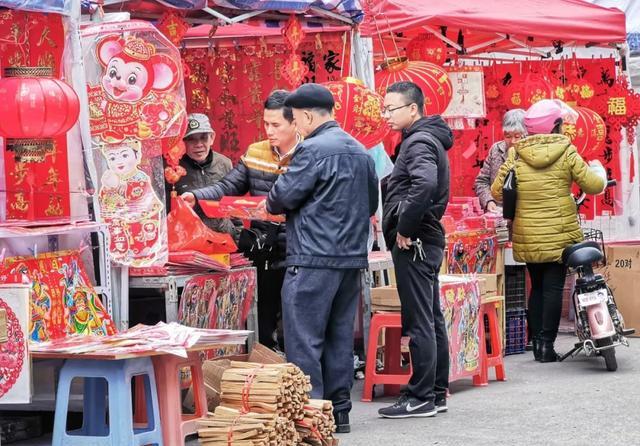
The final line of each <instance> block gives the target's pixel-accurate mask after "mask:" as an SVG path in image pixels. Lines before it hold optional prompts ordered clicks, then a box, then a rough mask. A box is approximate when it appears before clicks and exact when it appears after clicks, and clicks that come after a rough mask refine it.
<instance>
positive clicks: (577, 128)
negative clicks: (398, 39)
mask: <svg viewBox="0 0 640 446" xmlns="http://www.w3.org/2000/svg"><path fill="white" fill-rule="evenodd" d="M574 110H575V111H577V112H578V119H577V120H576V123H575V124H570V123H565V124H564V125H563V126H562V128H563V132H564V134H565V135H567V136H568V137H569V138H570V139H571V143H572V144H573V145H574V146H576V149H578V153H579V154H580V155H582V156H583V157H584V158H588V159H590V158H595V157H596V155H597V153H598V151H600V150H602V148H604V142H605V138H606V136H607V128H606V126H605V124H604V120H603V119H602V118H601V117H600V115H598V114H597V113H596V112H594V111H593V110H591V109H588V108H585V107H574Z"/></svg>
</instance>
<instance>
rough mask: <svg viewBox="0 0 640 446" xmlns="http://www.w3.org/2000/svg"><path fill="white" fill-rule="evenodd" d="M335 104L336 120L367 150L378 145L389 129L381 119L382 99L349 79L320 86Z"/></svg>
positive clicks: (359, 83)
mask: <svg viewBox="0 0 640 446" xmlns="http://www.w3.org/2000/svg"><path fill="white" fill-rule="evenodd" d="M324 86H325V87H327V88H328V89H329V91H330V92H331V94H332V95H333V98H334V100H335V102H336V105H335V108H334V111H335V118H336V121H338V123H339V124H340V126H341V127H342V128H343V129H344V130H345V131H346V132H347V133H349V134H350V135H351V136H353V137H354V138H355V139H357V140H358V141H360V142H361V143H362V145H364V146H365V147H366V148H367V149H370V148H371V147H373V146H375V145H376V144H378V143H380V142H381V141H382V140H383V139H384V138H385V136H387V133H389V127H388V126H387V124H386V123H385V121H384V120H383V119H382V107H383V100H382V97H381V96H380V95H379V94H377V93H375V92H373V91H371V90H369V89H368V88H367V87H365V86H364V84H363V83H362V81H361V80H360V79H355V78H352V77H347V78H344V79H343V80H341V81H334V82H327V83H325V84H324Z"/></svg>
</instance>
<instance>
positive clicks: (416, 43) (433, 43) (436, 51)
mask: <svg viewBox="0 0 640 446" xmlns="http://www.w3.org/2000/svg"><path fill="white" fill-rule="evenodd" d="M407 58H408V59H409V60H418V61H420V60H421V61H423V62H430V63H434V64H436V65H442V64H444V63H445V62H446V60H447V45H445V43H444V42H443V41H442V40H441V39H439V38H438V37H436V36H434V35H433V34H431V33H425V34H420V35H419V36H416V37H414V38H413V39H411V41H410V42H409V43H408V44H407Z"/></svg>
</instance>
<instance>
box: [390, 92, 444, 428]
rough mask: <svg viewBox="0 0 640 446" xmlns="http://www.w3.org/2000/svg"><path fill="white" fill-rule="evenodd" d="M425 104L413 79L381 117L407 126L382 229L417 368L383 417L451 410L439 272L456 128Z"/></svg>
mask: <svg viewBox="0 0 640 446" xmlns="http://www.w3.org/2000/svg"><path fill="white" fill-rule="evenodd" d="M423 110H424V95H423V93H422V90H420V88H419V87H418V86H417V85H416V84H414V83H413V82H397V83H395V84H393V85H391V86H390V87H389V88H388V89H387V94H386V96H385V98H384V109H383V117H384V118H385V119H386V120H387V122H388V124H389V126H390V127H391V129H392V130H395V131H401V132H402V142H401V143H400V146H399V148H398V149H396V153H397V154H398V157H397V159H396V163H395V166H394V168H393V172H392V173H391V175H390V176H389V178H388V181H387V186H386V191H385V192H384V193H383V194H384V197H383V200H384V207H383V221H382V229H383V232H384V236H385V241H386V242H387V246H389V247H390V249H391V254H392V257H393V263H394V267H395V273H396V279H397V284H398V294H399V296H400V303H401V313H402V332H403V333H402V334H403V335H404V336H409V337H410V339H411V340H410V343H409V350H410V353H411V364H412V367H413V374H412V376H411V379H410V381H409V385H408V386H407V391H406V393H405V394H404V395H402V396H401V397H400V399H399V400H398V401H397V402H396V403H395V404H393V405H392V406H390V407H386V408H383V409H380V410H379V411H378V413H379V414H380V416H382V417H385V418H409V417H432V416H434V415H436V414H437V413H438V412H445V411H446V410H447V402H446V392H447V387H448V385H449V382H448V378H449V346H448V340H447V330H446V326H445V321H444V317H443V315H442V311H441V310H440V299H439V295H440V293H439V283H438V271H439V270H440V265H441V264H442V260H443V256H444V247H445V237H444V229H443V227H442V225H441V224H440V219H441V218H442V216H443V215H444V212H445V209H446V207H447V203H448V201H449V161H448V159H447V150H449V149H450V148H451V146H452V145H453V134H452V133H451V129H450V128H449V127H448V126H447V124H446V123H445V122H444V121H443V119H442V118H441V117H440V116H438V115H435V116H424V115H423ZM427 111H428V110H427Z"/></svg>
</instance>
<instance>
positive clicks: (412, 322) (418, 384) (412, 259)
mask: <svg viewBox="0 0 640 446" xmlns="http://www.w3.org/2000/svg"><path fill="white" fill-rule="evenodd" d="M423 248H424V251H425V258H424V260H421V259H420V257H419V256H417V255H414V249H410V250H408V251H403V250H401V249H400V248H398V247H397V246H394V247H393V250H392V252H391V253H392V256H393V264H394V268H395V272H396V281H397V283H398V294H399V295H400V304H401V308H402V310H401V312H402V334H403V336H409V337H410V338H411V340H410V342H409V351H410V353H411V363H412V367H413V374H412V375H411V379H410V380H409V385H408V387H407V390H408V391H409V393H410V394H411V395H412V396H414V397H416V398H418V399H421V400H423V401H424V400H433V399H434V398H435V396H436V394H444V393H445V392H446V390H447V387H449V340H448V337H447V327H446V325H445V321H444V316H443V315H442V310H441V309H440V285H439V282H438V271H439V270H440V266H441V264H442V258H443V255H444V252H443V249H442V248H439V247H437V246H433V245H424V246H423Z"/></svg>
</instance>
